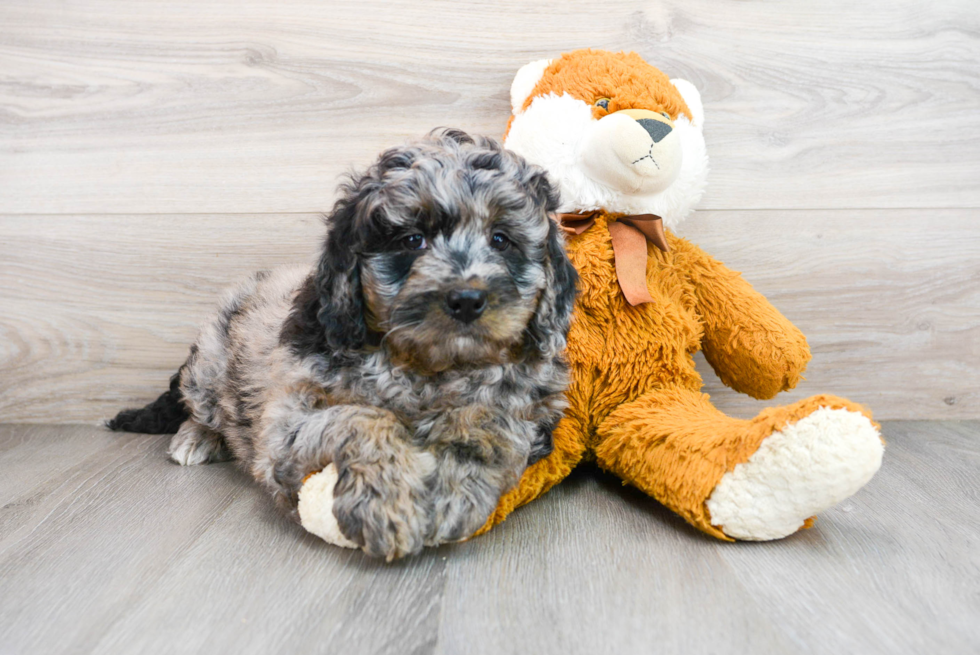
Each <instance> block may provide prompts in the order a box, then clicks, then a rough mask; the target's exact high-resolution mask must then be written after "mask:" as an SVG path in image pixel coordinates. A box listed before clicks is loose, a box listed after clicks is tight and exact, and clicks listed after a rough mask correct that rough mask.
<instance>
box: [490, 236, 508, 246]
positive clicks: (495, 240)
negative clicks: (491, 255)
mask: <svg viewBox="0 0 980 655" xmlns="http://www.w3.org/2000/svg"><path fill="white" fill-rule="evenodd" d="M490 247H491V248H493V249H494V250H507V248H509V247H510V239H508V238H507V235H506V234H504V233H503V232H494V233H493V236H492V237H490Z"/></svg>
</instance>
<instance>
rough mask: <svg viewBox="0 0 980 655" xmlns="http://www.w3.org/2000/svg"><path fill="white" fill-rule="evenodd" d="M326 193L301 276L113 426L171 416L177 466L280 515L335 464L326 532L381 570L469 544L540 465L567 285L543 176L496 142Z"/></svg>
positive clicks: (448, 139) (434, 156)
mask: <svg viewBox="0 0 980 655" xmlns="http://www.w3.org/2000/svg"><path fill="white" fill-rule="evenodd" d="M340 192H341V198H340V200H339V201H338V202H337V204H336V205H335V207H334V209H333V211H332V213H331V214H330V215H329V216H328V217H327V220H326V223H327V236H326V239H325V242H324V245H323V250H322V254H321V256H320V259H319V262H318V263H317V265H316V266H315V267H314V268H313V270H312V271H311V270H310V269H309V268H289V269H281V270H276V271H272V272H262V273H258V274H256V275H254V276H252V277H251V278H249V279H248V280H247V281H245V282H244V283H243V284H242V285H241V286H239V287H238V288H237V289H235V290H234V291H233V292H231V293H230V294H229V295H228V296H227V297H226V298H225V299H224V301H223V302H222V304H221V309H220V311H219V312H218V314H217V315H216V316H215V317H214V318H213V319H212V320H211V321H210V322H209V323H208V324H207V325H206V327H205V328H204V329H203V331H202V332H201V335H200V337H199V338H198V340H197V342H196V343H195V344H194V346H193V347H192V348H191V353H190V357H189V358H188V359H187V362H186V363H185V364H184V366H183V367H182V368H181V370H180V372H179V374H178V375H179V389H177V388H176V387H175V388H174V389H172V390H171V391H170V392H168V394H164V396H161V398H160V399H159V400H158V401H157V402H156V403H154V404H152V405H149V406H147V407H146V408H145V409H144V410H136V411H135V412H134V411H133V410H129V411H128V412H122V413H120V414H119V416H118V417H116V419H114V421H113V422H110V427H112V428H113V429H121V430H130V429H147V428H148V427H158V428H160V427H166V428H173V427H175V426H176V423H175V422H174V417H175V416H177V417H179V418H186V420H184V421H183V423H182V424H181V425H180V429H179V431H178V432H177V434H176V435H175V436H174V439H173V441H172V443H171V446H170V455H171V457H172V458H173V459H174V460H175V461H177V462H179V463H181V464H199V463H205V462H209V461H217V460H222V459H227V458H229V457H233V458H235V459H237V460H239V461H240V462H241V463H242V464H243V465H244V466H245V467H246V468H247V470H248V471H249V472H250V473H251V474H252V475H253V476H254V477H255V478H256V479H257V480H258V481H259V482H260V483H262V484H263V485H264V486H265V487H267V488H268V489H269V490H270V491H271V492H272V494H273V496H274V497H275V498H276V500H277V501H278V502H279V503H280V504H281V505H282V506H283V507H284V508H285V509H286V510H287V511H289V512H291V513H292V514H293V515H294V516H295V515H296V506H297V496H298V492H299V489H300V487H301V485H302V482H303V479H304V477H305V476H306V475H307V474H309V473H310V472H315V471H319V470H321V469H323V468H324V467H325V466H327V465H328V464H330V463H333V464H334V465H335V466H336V467H337V469H338V474H339V479H338V482H337V485H336V488H335V490H334V494H335V501H334V513H335V515H336V517H337V520H338V522H339V525H340V528H341V531H342V532H343V533H344V535H345V536H347V537H348V538H349V539H351V540H352V541H354V542H355V543H357V544H358V545H360V546H361V547H362V548H363V549H364V550H365V551H366V552H368V553H370V554H372V555H377V556H383V557H387V558H389V559H391V558H393V557H400V556H403V555H406V554H409V553H414V552H417V551H418V550H420V549H421V548H422V547H423V546H424V545H434V544H438V543H442V542H446V541H455V540H459V539H463V538H466V537H468V536H470V535H471V534H473V532H475V531H476V530H477V529H478V528H480V527H481V526H482V525H483V524H484V523H485V521H486V519H487V517H488V516H489V515H490V513H491V512H492V511H493V509H494V508H495V506H496V504H497V502H498V500H499V498H500V496H501V494H502V493H503V492H505V491H507V490H508V489H510V488H512V487H513V486H514V485H515V484H516V483H517V481H518V480H519V478H520V476H521V474H522V472H523V471H524V469H525V468H526V467H527V466H528V465H529V464H530V463H533V462H534V461H536V460H537V459H540V458H541V457H544V456H546V455H547V454H548V453H549V452H551V447H552V445H551V431H552V428H553V427H554V426H555V424H556V423H557V421H558V419H559V418H560V416H561V412H562V410H563V409H564V407H565V401H564V397H563V391H564V389H565V387H566V385H567V382H568V379H567V370H566V365H565V362H564V360H563V359H562V351H563V350H564V347H565V337H566V334H567V331H568V327H569V320H570V317H571V313H572V304H573V301H574V296H575V283H576V274H575V270H574V269H573V268H572V266H571V264H570V263H569V261H568V259H567V257H566V256H565V253H564V250H563V247H562V241H561V236H560V232H559V230H558V229H557V228H556V225H555V223H554V221H553V220H551V219H550V217H549V213H550V212H553V211H554V210H555V209H556V207H557V205H558V199H557V197H556V192H555V190H554V188H553V187H552V186H551V185H550V184H549V182H548V180H547V178H546V177H545V173H544V171H543V170H542V169H540V168H538V167H536V166H533V165H530V164H528V163H527V162H525V161H524V160H523V159H522V158H521V157H520V156H518V155H516V154H514V153H511V152H508V151H506V150H504V149H502V148H501V146H500V145H499V144H498V143H497V142H495V141H493V140H490V139H484V138H471V137H470V136H468V135H467V134H465V133H463V132H460V131H456V130H443V131H438V132H434V133H432V134H430V135H429V137H428V138H427V139H425V140H423V141H421V142H419V143H416V144H413V145H409V146H406V147H401V148H394V149H391V150H388V151H387V152H385V153H383V154H382V155H381V157H380V159H379V160H378V161H377V162H376V163H375V164H374V165H373V166H371V167H370V168H369V169H368V170H367V171H366V172H365V173H364V174H363V175H355V176H351V178H350V180H349V181H348V182H347V183H346V184H344V185H342V186H341V189H340ZM460 298H462V300H460ZM461 303H462V304H461ZM160 431H162V430H160Z"/></svg>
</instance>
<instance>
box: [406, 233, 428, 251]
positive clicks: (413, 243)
mask: <svg viewBox="0 0 980 655" xmlns="http://www.w3.org/2000/svg"><path fill="white" fill-rule="evenodd" d="M402 245H403V246H405V247H406V248H408V249H409V250H422V249H423V248H425V247H426V245H428V244H426V242H425V237H424V236H422V235H421V234H409V235H408V236H407V237H405V238H404V239H402Z"/></svg>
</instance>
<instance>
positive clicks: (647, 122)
mask: <svg viewBox="0 0 980 655" xmlns="http://www.w3.org/2000/svg"><path fill="white" fill-rule="evenodd" d="M616 113H617V114H625V115H627V116H629V117H630V118H632V119H633V120H635V121H636V122H637V123H639V124H640V127H642V128H643V129H644V130H646V132H647V134H649V135H650V138H651V139H653V142H654V143H660V142H661V141H663V139H664V137H665V136H667V135H668V134H670V133H671V132H672V131H673V130H674V127H673V126H672V125H671V124H670V119H668V118H667V117H666V116H664V115H663V114H658V113H657V112H655V111H650V110H649V109H621V110H620V111H618V112H616Z"/></svg>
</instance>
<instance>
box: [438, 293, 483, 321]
mask: <svg viewBox="0 0 980 655" xmlns="http://www.w3.org/2000/svg"><path fill="white" fill-rule="evenodd" d="M446 307H447V308H448V309H449V315H450V316H452V317H453V318H455V319H456V320H457V321H462V322H463V323H472V322H473V321H475V320H476V319H478V318H480V314H482V313H483V310H484V309H486V308H487V292H486V291H484V290H483V289H471V288H464V289H453V290H452V291H450V292H449V293H447V294H446Z"/></svg>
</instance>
